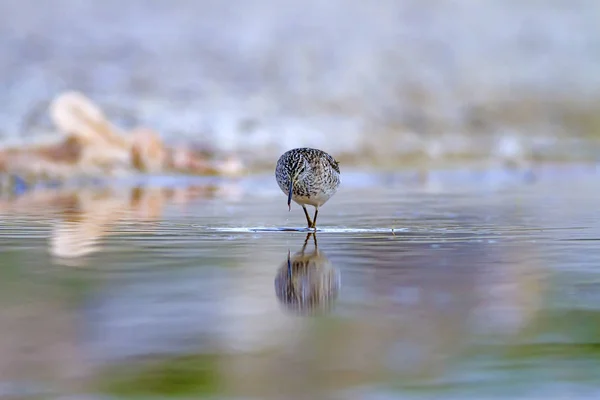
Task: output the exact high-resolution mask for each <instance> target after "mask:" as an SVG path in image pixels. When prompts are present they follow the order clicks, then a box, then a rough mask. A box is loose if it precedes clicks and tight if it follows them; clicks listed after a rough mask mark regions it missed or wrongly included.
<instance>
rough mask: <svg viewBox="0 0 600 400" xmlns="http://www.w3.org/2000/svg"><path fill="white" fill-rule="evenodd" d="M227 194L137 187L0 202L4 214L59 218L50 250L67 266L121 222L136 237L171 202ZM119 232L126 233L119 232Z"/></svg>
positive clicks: (46, 193) (34, 194) (211, 189)
mask: <svg viewBox="0 0 600 400" xmlns="http://www.w3.org/2000/svg"><path fill="white" fill-rule="evenodd" d="M222 190H224V191H222ZM234 194H235V193H234ZM227 195H228V192H227V187H216V186H210V185H209V186H192V187H182V188H142V187H135V188H132V189H129V190H124V191H123V190H119V191H118V190H116V189H115V190H112V189H101V188H87V189H78V190H50V189H46V190H42V189H40V190H34V191H31V192H27V193H25V194H23V195H22V196H19V197H16V198H13V199H5V200H0V213H4V214H13V215H14V214H19V215H42V216H44V217H47V216H48V215H51V216H53V217H58V221H57V222H56V223H55V224H54V227H53V229H52V233H51V236H50V240H49V248H50V253H51V254H52V255H53V256H56V257H59V258H60V259H61V262H64V261H66V259H71V260H73V259H79V258H81V257H84V256H86V255H89V254H92V253H95V252H98V251H100V250H101V246H100V240H101V239H102V238H103V237H105V236H108V235H110V234H111V233H112V232H114V231H115V228H117V227H119V225H120V224H126V226H127V227H128V228H130V229H133V232H135V234H139V233H140V232H145V231H149V230H153V229H155V227H156V226H155V224H154V223H155V222H156V221H158V220H159V219H160V218H161V215H162V212H163V210H164V208H165V207H166V206H167V204H178V205H185V204H187V203H189V202H191V201H194V200H196V199H199V198H210V197H213V196H227ZM121 234H126V232H123V231H121Z"/></svg>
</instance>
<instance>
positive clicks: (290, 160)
mask: <svg viewBox="0 0 600 400" xmlns="http://www.w3.org/2000/svg"><path fill="white" fill-rule="evenodd" d="M275 178H276V179H277V184H278V185H279V187H280V188H281V191H282V192H283V193H284V194H286V195H287V199H288V201H287V204H288V210H290V211H291V209H292V205H291V202H292V200H293V201H294V202H295V203H297V204H299V205H300V206H302V209H303V210H304V215H305V216H306V222H307V223H308V228H309V229H314V230H315V231H316V229H317V216H318V215H319V207H321V206H322V205H323V204H325V203H326V202H327V201H328V200H329V199H330V198H331V197H332V196H333V195H334V194H335V193H336V192H337V190H338V187H339V186H340V166H339V163H338V161H336V159H335V158H333V157H332V156H331V155H329V154H327V153H326V152H324V151H323V150H319V149H313V148H309V147H301V148H297V149H292V150H288V151H286V152H285V153H283V154H282V155H281V157H279V160H278V161H277V166H276V167H275ZM307 205H311V206H313V207H315V214H314V217H313V218H312V219H311V218H310V215H309V214H308V210H307V209H306V206H307Z"/></svg>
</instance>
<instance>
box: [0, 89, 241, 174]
mask: <svg viewBox="0 0 600 400" xmlns="http://www.w3.org/2000/svg"><path fill="white" fill-rule="evenodd" d="M49 113H50V117H51V119H52V122H53V123H54V125H55V126H56V128H57V129H58V131H60V132H61V133H62V134H63V135H64V136H65V138H64V139H63V140H62V141H61V142H59V143H56V144H50V145H39V146H34V147H19V148H9V149H2V150H0V172H6V173H10V174H16V175H21V176H24V177H26V178H30V179H36V178H47V177H51V178H58V179H64V178H68V177H70V176H76V175H91V176H106V175H109V176H110V175H113V176H114V175H119V174H126V173H135V172H149V173H159V172H181V173H189V174H199V175H235V174H238V173H239V172H240V171H241V167H240V164H239V162H238V161H237V160H236V159H234V158H232V157H230V158H229V159H227V160H224V161H218V160H213V159H212V158H211V157H210V155H207V154H206V153H204V152H201V151H196V150H194V149H192V148H189V147H176V148H170V147H167V146H165V144H164V143H163V142H162V140H161V139H160V136H159V135H158V134H157V133H156V132H154V131H152V130H151V129H148V128H136V129H134V130H133V131H131V132H124V131H123V130H121V129H119V128H118V127H116V126H114V125H113V124H111V123H110V121H109V120H108V119H107V118H106V116H105V115H104V113H103V112H102V110H100V108H98V107H97V106H96V105H95V104H94V103H93V102H92V101H90V100H89V99H88V98H86V97H85V96H84V95H82V94H81V93H77V92H67V93H63V94H61V95H59V96H58V97H57V98H55V99H54V101H52V103H51V104H50V107H49Z"/></svg>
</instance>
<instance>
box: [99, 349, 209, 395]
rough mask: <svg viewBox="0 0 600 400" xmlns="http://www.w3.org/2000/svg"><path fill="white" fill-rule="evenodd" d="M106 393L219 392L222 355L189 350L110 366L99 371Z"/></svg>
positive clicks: (194, 393) (195, 393) (102, 388)
mask: <svg viewBox="0 0 600 400" xmlns="http://www.w3.org/2000/svg"><path fill="white" fill-rule="evenodd" d="M97 382H98V383H97V387H98V389H99V390H100V391H102V392H103V393H107V394H110V395H116V396H124V397H126V398H130V399H135V398H144V399H153V398H159V399H160V398H165V396H166V397H168V398H183V397H188V396H194V398H198V396H212V395H215V394H217V393H219V390H220V380H219V357H218V356H216V355H211V354H188V355H184V356H179V357H171V358H161V359H153V360H143V361H139V362H137V363H134V362H130V363H126V364H122V365H118V366H115V367H110V368H108V369H107V370H105V371H103V372H101V373H100V374H99V378H98V380H97Z"/></svg>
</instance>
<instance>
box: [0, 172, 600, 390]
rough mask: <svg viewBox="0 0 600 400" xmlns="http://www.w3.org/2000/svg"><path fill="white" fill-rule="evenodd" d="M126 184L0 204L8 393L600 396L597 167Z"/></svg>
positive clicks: (1, 321) (1, 361) (0, 342)
mask: <svg viewBox="0 0 600 400" xmlns="http://www.w3.org/2000/svg"><path fill="white" fill-rule="evenodd" d="M131 184H132V182H123V183H121V184H115V185H114V186H112V187H110V188H102V187H95V188H88V189H81V188H73V189H69V188H62V189H60V190H59V189H57V188H54V189H43V188H40V189H37V190H35V191H33V192H29V193H25V194H23V195H21V196H20V197H18V198H9V197H6V198H4V199H3V200H2V202H0V214H1V215H2V223H1V224H0V251H2V254H3V257H2V258H0V275H1V276H0V301H1V302H2V307H1V308H0V398H10V396H14V397H15V398H16V397H18V398H24V397H31V398H34V397H35V398H65V397H61V396H67V395H78V396H77V397H76V398H86V399H87V398H94V399H96V398H102V399H129V398H152V397H156V398H175V397H178V398H199V397H202V396H207V397H208V396H210V397H213V398H236V399H237V398H240V399H241V398H244V399H246V398H255V399H267V398H310V399H377V400H379V399H392V398H399V397H401V398H406V399H413V398H414V399H422V398H426V399H430V398H436V399H438V398H444V399H466V398H473V399H489V398H519V399H520V398H548V399H555V398H556V399H557V398H561V399H562V398H582V399H583V398H586V399H587V398H593V397H594V396H598V395H600V383H599V382H600V379H599V378H598V373H597V371H598V367H600V365H599V364H600V362H599V361H598V354H599V353H598V351H599V350H600V345H599V344H598V334H599V333H600V294H599V293H600V291H599V290H598V289H599V287H600V274H599V273H598V272H597V271H598V269H597V268H598V265H599V264H600V250H598V246H597V243H598V241H600V220H599V218H598V213H597V207H598V206H597V204H598V202H597V199H598V195H599V194H600V180H598V172H596V169H595V167H587V166H584V167H577V168H575V167H573V168H566V167H547V168H540V169H537V170H535V171H528V172H523V171H512V172H511V171H509V172H507V171H485V172H478V173H475V172H472V171H459V170H456V171H443V172H434V173H432V174H431V175H430V176H428V177H427V178H424V177H422V176H421V177H419V176H417V175H412V174H408V173H407V174H368V173H359V172H347V173H345V174H344V181H343V184H342V187H341V189H340V192H339V193H338V194H337V195H336V196H335V197H334V198H333V199H332V200H331V201H330V202H329V203H328V204H327V205H326V206H325V207H324V208H323V209H322V213H320V216H319V224H320V227H319V231H318V232H317V234H316V242H317V244H318V251H316V250H315V247H314V246H315V240H314V237H313V236H311V235H307V233H306V232H304V231H303V229H302V228H303V225H304V222H305V221H304V216H303V213H302V212H301V210H300V209H299V208H298V207H293V208H292V211H291V212H288V210H287V205H286V204H285V203H286V201H285V196H284V195H283V194H281V193H279V191H278V190H279V189H278V188H277V187H276V185H275V183H274V180H273V178H272V177H271V176H270V175H269V176H255V177H248V178H246V179H244V180H240V181H214V180H213V181H204V180H202V179H195V180H191V179H189V180H186V179H182V180H177V179H175V178H166V177H163V178H160V179H157V180H154V181H150V182H147V183H146V185H145V186H144V187H142V186H141V185H140V183H139V182H137V183H136V185H135V188H133V189H132V188H131V187H130V186H131ZM281 228H294V229H298V230H299V231H285V230H281ZM305 242H306V248H305V249H304V252H303V253H302V248H303V246H304V244H305ZM36 396H38V397H36Z"/></svg>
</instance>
